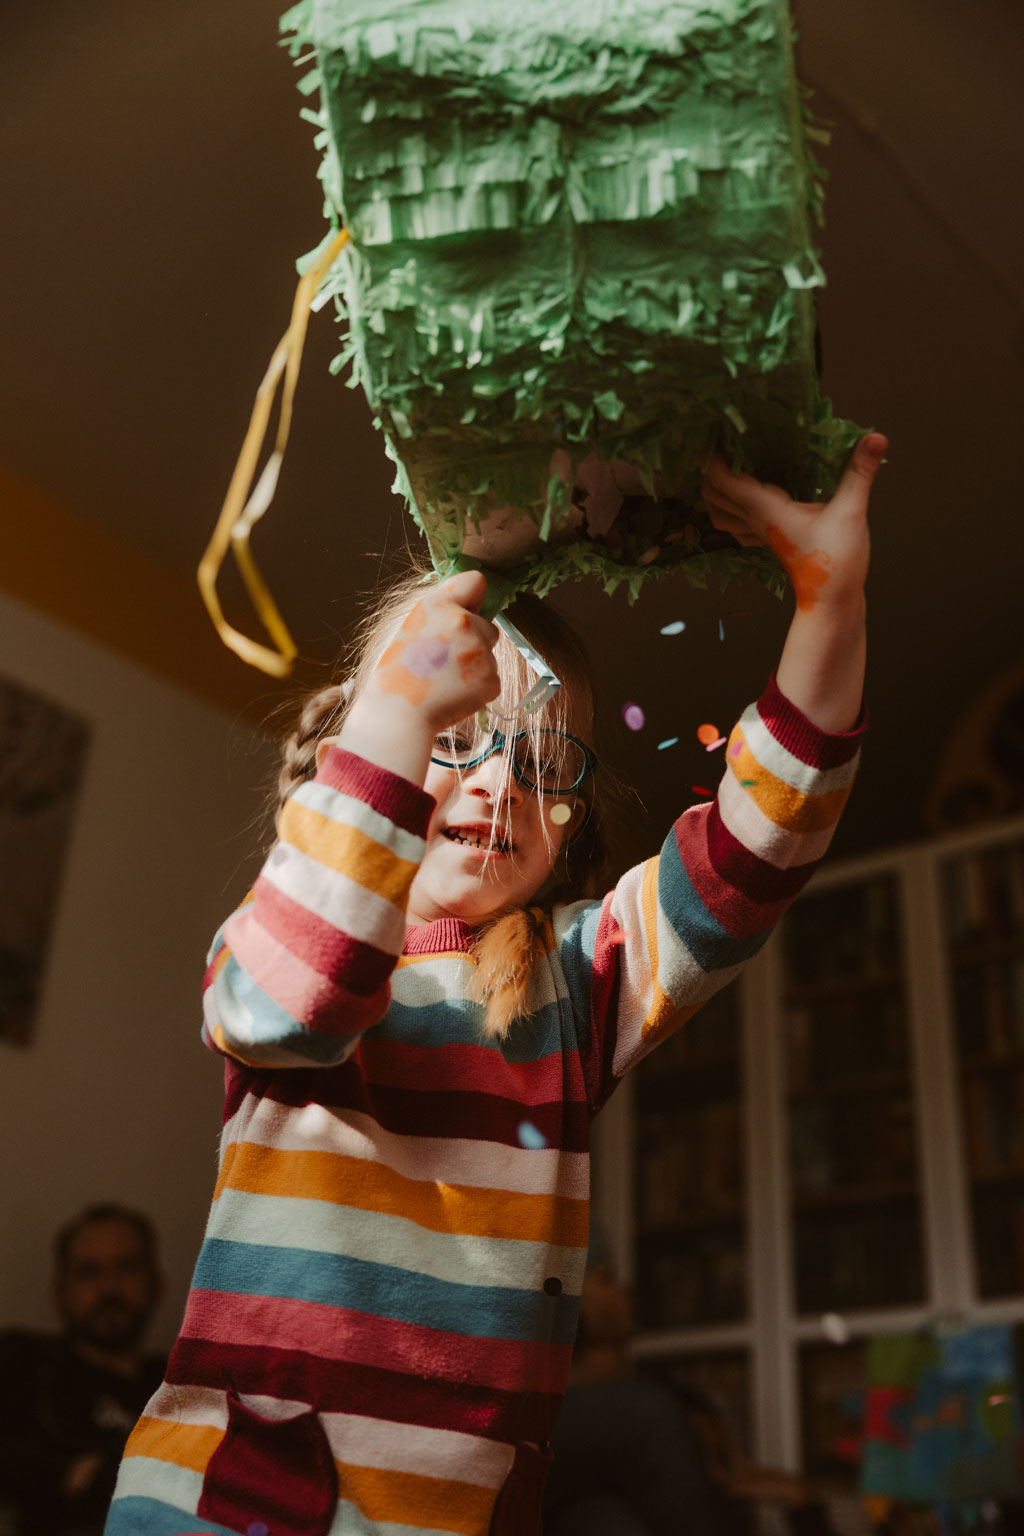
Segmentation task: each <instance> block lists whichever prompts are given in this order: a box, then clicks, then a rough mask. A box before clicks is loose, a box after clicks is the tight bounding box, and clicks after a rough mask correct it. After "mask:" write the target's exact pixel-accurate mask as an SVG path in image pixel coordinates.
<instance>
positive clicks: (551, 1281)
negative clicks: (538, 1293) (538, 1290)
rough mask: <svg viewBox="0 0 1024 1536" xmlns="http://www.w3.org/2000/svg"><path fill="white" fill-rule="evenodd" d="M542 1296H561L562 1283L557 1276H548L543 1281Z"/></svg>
mask: <svg viewBox="0 0 1024 1536" xmlns="http://www.w3.org/2000/svg"><path fill="white" fill-rule="evenodd" d="M544 1294H545V1296H561V1294H562V1282H561V1280H559V1278H558V1276H557V1275H548V1277H547V1279H546V1280H545V1281H544Z"/></svg>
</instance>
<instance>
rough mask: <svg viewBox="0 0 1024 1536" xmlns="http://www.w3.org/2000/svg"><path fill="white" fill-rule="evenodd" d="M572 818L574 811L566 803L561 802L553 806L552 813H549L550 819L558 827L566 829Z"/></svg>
mask: <svg viewBox="0 0 1024 1536" xmlns="http://www.w3.org/2000/svg"><path fill="white" fill-rule="evenodd" d="M571 817H572V809H571V807H569V806H568V805H566V804H565V803H564V801H559V803H558V804H557V805H553V806H552V807H551V809H550V811H548V819H549V820H550V821H553V822H554V824H555V826H556V827H564V826H565V824H566V822H567V821H569V820H570V819H571Z"/></svg>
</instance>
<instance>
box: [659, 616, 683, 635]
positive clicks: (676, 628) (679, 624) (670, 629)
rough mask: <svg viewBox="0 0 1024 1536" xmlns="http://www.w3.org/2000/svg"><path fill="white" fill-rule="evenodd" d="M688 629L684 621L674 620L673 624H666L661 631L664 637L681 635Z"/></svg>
mask: <svg viewBox="0 0 1024 1536" xmlns="http://www.w3.org/2000/svg"><path fill="white" fill-rule="evenodd" d="M685 628H686V624H685V622H684V621H683V620H682V619H673V620H672V623H671V624H665V625H664V626H663V628H662V630H661V633H662V634H663V635H681V634H682V632H683V630H684V629H685Z"/></svg>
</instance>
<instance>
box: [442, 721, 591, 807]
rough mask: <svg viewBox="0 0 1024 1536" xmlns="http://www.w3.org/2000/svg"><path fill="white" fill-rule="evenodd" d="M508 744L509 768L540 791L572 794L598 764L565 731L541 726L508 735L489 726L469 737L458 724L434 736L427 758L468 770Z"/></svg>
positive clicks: (526, 784) (526, 786)
mask: <svg viewBox="0 0 1024 1536" xmlns="http://www.w3.org/2000/svg"><path fill="white" fill-rule="evenodd" d="M506 743H508V744H509V745H510V747H511V751H510V753H509V761H510V763H511V766H512V772H513V773H514V774H515V776H516V779H517V780H518V782H519V783H520V784H522V786H523V787H524V789H539V790H540V792H541V794H542V795H571V794H572V792H573V790H574V789H578V788H579V786H580V785H581V784H582V783H583V781H584V779H588V778H589V777H590V775H591V774H592V773H593V772H594V771H595V770H596V768H597V758H596V757H595V756H594V754H593V752H591V750H590V748H589V747H588V746H586V745H585V744H584V743H583V742H582V741H579V740H578V739H577V738H576V737H575V736H570V735H569V733H568V731H556V730H548V729H543V728H542V729H540V730H538V731H518V732H517V733H516V735H515V736H512V737H507V736H505V735H504V733H503V732H502V731H499V730H497V729H495V730H492V731H491V732H490V733H489V735H485V736H484V738H483V740H482V741H481V739H480V738H479V737H478V736H475V735H474V737H473V739H472V741H469V740H467V738H466V736H465V734H464V733H463V732H462V731H460V730H459V729H458V728H456V729H455V730H453V731H452V732H451V734H450V735H441V736H438V737H436V738H435V741H434V747H433V750H432V752H431V754H430V761H431V762H432V763H436V764H437V766H438V767H439V768H457V769H458V770H459V772H460V773H468V772H469V770H470V769H471V768H478V767H479V766H480V764H481V763H485V762H486V761H487V759H488V758H489V757H493V755H494V753H495V752H501V751H503V750H504V748H505V745H506Z"/></svg>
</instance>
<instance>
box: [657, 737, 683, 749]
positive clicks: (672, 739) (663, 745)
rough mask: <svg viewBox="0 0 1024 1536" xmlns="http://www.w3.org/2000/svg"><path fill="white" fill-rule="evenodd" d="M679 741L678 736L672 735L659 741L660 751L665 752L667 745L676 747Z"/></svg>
mask: <svg viewBox="0 0 1024 1536" xmlns="http://www.w3.org/2000/svg"><path fill="white" fill-rule="evenodd" d="M678 741H679V737H678V736H670V737H669V738H668V740H667V741H659V742H658V751H659V752H664V750H665V748H666V747H674V746H675V745H676V744H677V743H678Z"/></svg>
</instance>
